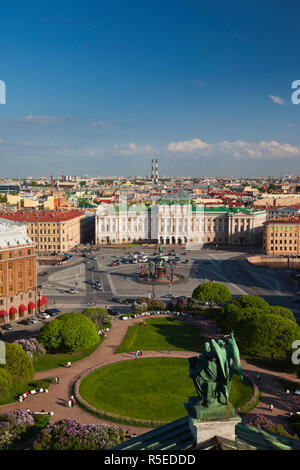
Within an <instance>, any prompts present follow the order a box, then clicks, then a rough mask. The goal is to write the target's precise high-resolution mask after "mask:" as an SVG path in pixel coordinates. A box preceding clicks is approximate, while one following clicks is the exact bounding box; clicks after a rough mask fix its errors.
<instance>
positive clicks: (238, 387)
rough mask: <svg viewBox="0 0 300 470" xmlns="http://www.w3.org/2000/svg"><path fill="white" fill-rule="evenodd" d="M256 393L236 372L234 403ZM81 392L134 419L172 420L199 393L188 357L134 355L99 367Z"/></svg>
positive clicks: (101, 407)
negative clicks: (190, 376)
mask: <svg viewBox="0 0 300 470" xmlns="http://www.w3.org/2000/svg"><path fill="white" fill-rule="evenodd" d="M252 394H253V388H252V386H251V385H249V383H246V382H245V383H241V382H240V380H239V377H236V376H234V380H233V384H232V391H231V394H230V401H231V403H232V404H233V406H234V407H236V406H241V405H242V404H244V403H246V402H247V401H248V400H249V399H250V398H251V396H252ZM80 395H81V396H82V398H84V399H85V400H86V401H88V402H89V403H90V404H91V405H93V406H95V407H96V408H98V409H99V410H104V411H106V412H109V413H114V414H118V415H120V416H126V417H130V418H135V419H147V420H155V421H172V420H175V419H177V418H180V417H182V416H185V415H186V410H185V408H184V406H183V404H184V403H185V402H186V401H187V400H188V398H189V396H196V391H195V388H194V385H193V381H192V380H191V379H190V378H189V364H188V361H187V360H185V359H177V358H173V359H169V358H154V359H153V358H151V359H150V358H149V359H148V358H147V359H131V360H127V361H122V362H118V363H115V364H111V365H109V366H105V367H102V368H99V369H97V370H96V371H95V372H92V373H91V374H89V375H88V376H86V377H85V378H84V379H83V380H82V382H81V385H80Z"/></svg>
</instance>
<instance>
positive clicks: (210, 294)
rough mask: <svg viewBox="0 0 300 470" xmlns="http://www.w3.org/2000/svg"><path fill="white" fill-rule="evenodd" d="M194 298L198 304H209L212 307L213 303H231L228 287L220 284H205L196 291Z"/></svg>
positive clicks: (193, 294)
mask: <svg viewBox="0 0 300 470" xmlns="http://www.w3.org/2000/svg"><path fill="white" fill-rule="evenodd" d="M192 298H193V299H195V300H197V301H198V302H209V304H210V307H212V305H213V303H216V304H218V305H220V304H224V303H225V302H230V300H231V293H230V290H229V289H228V287H226V286H224V285H223V284H220V283H219V282H203V283H202V284H200V285H199V286H198V287H196V289H194V291H193V293H192Z"/></svg>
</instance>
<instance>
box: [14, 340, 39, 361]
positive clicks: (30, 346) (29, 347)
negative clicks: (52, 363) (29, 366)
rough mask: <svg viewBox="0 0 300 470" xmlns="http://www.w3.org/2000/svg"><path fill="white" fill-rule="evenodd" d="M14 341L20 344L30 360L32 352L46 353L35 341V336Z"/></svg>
mask: <svg viewBox="0 0 300 470" xmlns="http://www.w3.org/2000/svg"><path fill="white" fill-rule="evenodd" d="M14 343H15V344H18V345H19V346H21V348H22V349H23V350H24V351H25V352H26V354H27V356H28V357H29V358H30V359H31V360H33V358H34V354H46V349H45V348H44V347H43V346H42V345H41V344H40V343H39V342H38V341H37V339H36V338H33V339H17V340H16V341H14Z"/></svg>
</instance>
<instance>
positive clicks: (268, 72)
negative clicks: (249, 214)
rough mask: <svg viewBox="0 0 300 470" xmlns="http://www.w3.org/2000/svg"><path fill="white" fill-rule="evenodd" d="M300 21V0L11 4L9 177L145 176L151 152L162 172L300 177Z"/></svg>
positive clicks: (2, 71) (6, 68)
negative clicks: (299, 85)
mask: <svg viewBox="0 0 300 470" xmlns="http://www.w3.org/2000/svg"><path fill="white" fill-rule="evenodd" d="M299 15H300V0H251V1H247V0H245V1H243V2H241V1H240V0H239V1H238V0H227V1H226V2H225V1H224V0H215V1H210V2H208V1H207V0H206V1H203V0H164V1H163V2H162V1H161V0H160V1H158V0H151V1H150V0H147V1H146V0H139V1H137V0H131V1H130V2H125V1H124V0H123V1H122V0H110V1H109V2H108V1H103V0H97V1H94V0H85V1H83V0H82V1H77V0H60V1H55V0H52V1H51V2H50V1H48V0H45V1H44V2H40V1H27V2H24V1H22V2H21V1H12V2H5V4H2V5H1V15H0V103H1V104H0V163H1V172H0V176H3V177H26V176H34V177H39V176H50V175H54V176H58V175H61V174H62V173H64V174H65V175H91V176H93V175H95V176H98V175H99V176H121V175H124V176H134V175H142V176H147V175H150V172H151V159H152V158H157V159H158V162H159V174H160V175H164V176H167V175H170V176H197V177H201V176H235V177H239V176H244V177H246V176H269V175H271V176H279V175H286V174H296V175H297V174H300V171H299V159H300V104H293V103H292V100H291V97H292V93H293V92H294V91H295V90H293V89H292V88H291V85H292V82H293V81H295V80H300V28H299V17H300V16H299ZM3 84H5V86H6V93H5V98H6V99H5V104H2V102H3V90H4V88H3ZM1 85H2V87H1ZM1 92H2V95H1ZM1 96H2V100H1ZM299 97H300V93H299Z"/></svg>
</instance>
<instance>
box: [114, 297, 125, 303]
mask: <svg viewBox="0 0 300 470" xmlns="http://www.w3.org/2000/svg"><path fill="white" fill-rule="evenodd" d="M111 300H112V301H113V302H117V303H119V304H122V303H123V299H121V298H120V297H113V298H112V299H111Z"/></svg>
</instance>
